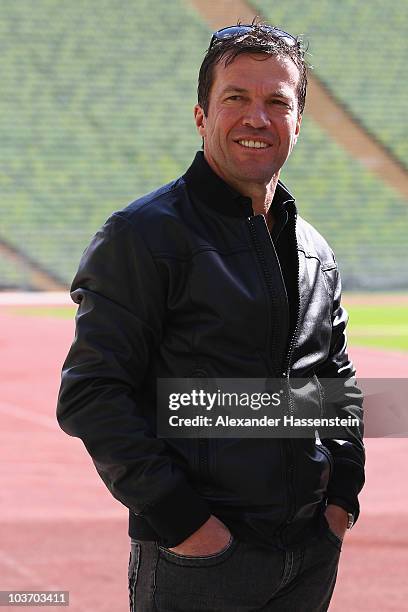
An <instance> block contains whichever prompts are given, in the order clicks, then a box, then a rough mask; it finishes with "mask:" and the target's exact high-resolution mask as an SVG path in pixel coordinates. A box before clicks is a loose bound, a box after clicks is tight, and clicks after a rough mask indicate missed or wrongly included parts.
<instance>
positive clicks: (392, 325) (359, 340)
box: [7, 299, 408, 351]
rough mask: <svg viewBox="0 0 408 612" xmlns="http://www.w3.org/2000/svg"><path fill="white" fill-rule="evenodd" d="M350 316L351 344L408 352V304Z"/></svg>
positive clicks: (43, 311)
mask: <svg viewBox="0 0 408 612" xmlns="http://www.w3.org/2000/svg"><path fill="white" fill-rule="evenodd" d="M345 301H346V307H347V310H348V313H349V315H350V322H349V325H348V338H349V344H350V345H353V346H367V347H374V348H381V349H388V350H398V351H408V307H407V306H406V305H405V304H403V303H402V304H398V303H394V302H393V301H391V303H388V304H387V303H380V304H372V305H369V304H358V303H357V304H347V299H346V300H345ZM7 310H8V311H9V312H13V313H14V314H20V315H22V316H41V317H59V318H64V319H73V318H74V316H75V310H76V308H75V307H74V306H18V307H8V308H7Z"/></svg>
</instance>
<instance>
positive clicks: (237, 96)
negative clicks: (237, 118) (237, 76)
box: [227, 94, 242, 100]
mask: <svg viewBox="0 0 408 612" xmlns="http://www.w3.org/2000/svg"><path fill="white" fill-rule="evenodd" d="M227 100H242V96H239V95H238V94H237V95H236V96H228V98H227Z"/></svg>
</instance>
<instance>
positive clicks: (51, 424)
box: [0, 402, 60, 431]
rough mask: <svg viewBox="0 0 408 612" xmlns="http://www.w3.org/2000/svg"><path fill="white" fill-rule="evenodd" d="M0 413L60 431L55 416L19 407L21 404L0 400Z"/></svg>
mask: <svg viewBox="0 0 408 612" xmlns="http://www.w3.org/2000/svg"><path fill="white" fill-rule="evenodd" d="M0 413H2V414H6V415H8V416H12V417H15V418H16V419H22V420H23V421H28V422H29V423H35V425H41V426H42V427H45V428H46V429H51V430H52V431H60V429H59V426H58V423H57V418H55V419H52V418H51V417H48V416H46V415H44V414H38V413H36V412H34V411H33V410H27V409H26V408H21V406H16V405H15V404H10V403H8V402H0Z"/></svg>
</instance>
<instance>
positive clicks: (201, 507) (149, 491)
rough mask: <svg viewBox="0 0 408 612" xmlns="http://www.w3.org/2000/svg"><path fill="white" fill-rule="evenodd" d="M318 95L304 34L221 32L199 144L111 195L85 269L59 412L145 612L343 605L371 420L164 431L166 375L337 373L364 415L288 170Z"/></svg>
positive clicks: (329, 281) (332, 283)
mask: <svg viewBox="0 0 408 612" xmlns="http://www.w3.org/2000/svg"><path fill="white" fill-rule="evenodd" d="M305 95H306V65H305V62H304V53H303V51H302V48H301V45H300V43H299V41H298V40H297V39H295V38H293V37H292V36H291V35H290V34H288V33H286V32H283V31H282V30H278V29H276V28H273V27H271V26H267V25H265V24H260V23H258V24H256V23H254V24H252V25H250V26H243V25H238V26H231V27H229V28H224V29H222V30H220V31H218V32H216V33H215V34H214V35H213V38H212V40H211V44H210V47H209V49H208V51H207V54H206V56H205V59H204V61H203V64H202V66H201V69H200V75H199V86H198V104H197V105H196V107H195V111H194V112H195V122H196V125H197V129H198V132H199V134H200V135H201V137H202V138H203V149H204V150H203V152H199V153H197V155H196V157H195V159H194V161H193V163H192V165H191V167H190V168H189V169H188V171H187V172H186V174H185V175H183V176H182V177H181V178H179V179H177V180H175V181H173V182H172V183H170V184H168V185H165V186H164V187H161V188H160V189H158V190H157V191H156V192H154V193H152V194H149V195H147V196H145V197H143V198H141V199H139V200H137V201H136V202H134V203H132V204H130V205H129V206H128V207H127V208H125V209H124V210H122V211H119V212H117V213H114V214H113V215H112V216H111V218H110V219H109V220H108V221H107V222H106V224H105V225H104V226H103V228H102V229H101V230H100V231H99V232H98V233H97V234H96V236H95V238H94V240H93V241H92V243H91V245H90V246H89V247H88V249H87V251H86V252H85V253H84V256H83V258H82V260H81V263H80V267H79V270H78V273H77V275H76V277H75V279H74V282H73V286H72V297H73V299H74V301H75V302H77V303H78V304H79V308H78V314H77V332H76V337H75V341H74V343H73V345H72V348H71V350H70V353H69V355H68V357H67V360H66V362H65V365H64V369H63V379H62V386H61V392H60V397H59V405H58V418H59V422H60V425H61V427H62V428H63V429H64V431H66V432H67V433H69V434H70V435H74V436H78V437H80V438H82V440H83V441H84V444H85V446H86V448H87V450H88V451H89V453H90V455H91V457H92V459H93V461H94V464H95V466H96V468H97V470H98V472H99V474H100V476H101V477H102V479H103V480H104V482H105V484H106V485H107V487H108V488H109V489H110V491H111V493H112V494H113V495H114V496H115V498H116V499H118V500H119V501H121V502H122V503H123V504H124V505H125V506H127V508H129V535H130V536H131V538H132V548H131V559H130V564H129V594H130V606H131V610H137V611H138V612H139V611H147V610H158V611H159V612H161V611H166V612H167V611H170V610H171V611H173V610H174V611H177V610H185V611H188V612H192V611H193V610H200V611H207V612H217V611H219V612H227V611H231V612H232V611H233V612H241V611H244V610H248V611H249V610H264V611H266V610H274V611H279V612H282V611H285V610H287V611H290V612H294V611H296V610H299V611H302V612H317V611H322V610H327V608H328V605H329V602H330V598H331V595H332V591H333V588H334V584H335V580H336V573H337V565H338V561H339V554H340V549H341V543H342V539H343V536H344V533H345V530H346V528H347V526H349V527H350V526H351V525H352V523H353V521H355V520H356V519H357V516H358V513H359V505H358V499H357V496H358V493H359V492H360V490H361V488H362V486H363V483H364V447H363V444H362V440H361V428H360V427H357V428H349V429H347V435H346V436H345V438H344V439H342V440H336V439H330V438H328V439H324V440H323V444H321V443H319V442H320V441H319V439H317V441H316V438H313V439H311V438H307V439H306V438H305V439H300V438H299V439H290V438H289V439H281V438H278V439H271V438H269V439H268V438H260V439H256V440H254V439H249V438H228V439H214V438H213V439H211V438H208V439H205V438H202V439H201V438H200V439H187V438H168V439H163V438H159V437H157V436H156V431H157V430H156V381H157V379H158V378H170V379H171V378H183V377H192V378H197V377H204V378H211V377H230V378H245V379H252V378H264V379H269V378H283V379H285V380H288V378H289V376H290V377H291V378H293V379H299V378H300V379H302V378H306V377H310V378H311V379H312V381H314V386H315V389H321V385H319V383H318V379H319V380H321V381H323V379H334V380H338V381H339V384H340V387H341V389H342V392H341V394H340V395H341V398H340V400H339V402H338V405H339V406H340V411H341V413H342V414H343V415H349V414H354V415H355V414H361V401H360V398H359V394H358V390H357V388H356V387H355V386H354V383H353V375H354V369H353V366H352V364H351V362H350V361H349V359H348V356H347V352H346V337H345V326H346V322H347V315H346V313H345V311H344V310H343V309H342V307H341V305H340V292H341V290H340V279H339V274H338V270H337V265H336V262H335V260H334V257H333V254H332V251H331V250H330V248H329V247H328V245H327V243H326V242H325V241H324V239H323V238H322V237H321V236H320V235H319V234H318V233H317V232H316V230H314V229H313V228H312V227H311V226H310V225H309V224H308V223H306V222H305V221H304V220H302V219H301V218H300V217H297V213H296V208H295V204H294V200H293V198H292V197H291V195H290V194H289V192H288V191H287V189H286V188H285V186H284V185H283V184H282V183H281V182H280V181H279V174H280V170H281V168H282V166H283V164H284V163H285V161H286V160H287V158H288V156H289V155H290V153H291V151H292V149H293V147H294V145H295V143H296V141H297V138H298V136H299V131H300V126H301V119H302V112H303V108H304V103H305ZM328 205H329V204H328ZM319 393H320V391H319ZM319 397H320V396H319Z"/></svg>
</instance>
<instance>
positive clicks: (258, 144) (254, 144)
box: [236, 140, 271, 149]
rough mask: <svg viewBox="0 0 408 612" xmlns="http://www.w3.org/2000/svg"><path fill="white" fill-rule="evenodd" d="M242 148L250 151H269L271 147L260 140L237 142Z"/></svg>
mask: <svg viewBox="0 0 408 612" xmlns="http://www.w3.org/2000/svg"><path fill="white" fill-rule="evenodd" d="M236 142H237V143H238V144H240V145H241V147H247V148H248V149H268V148H269V147H270V146H271V145H269V144H267V143H266V142H262V141H260V140H237V141H236Z"/></svg>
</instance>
